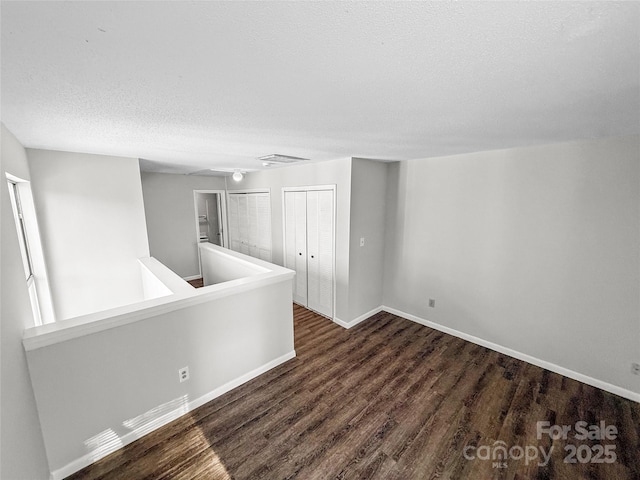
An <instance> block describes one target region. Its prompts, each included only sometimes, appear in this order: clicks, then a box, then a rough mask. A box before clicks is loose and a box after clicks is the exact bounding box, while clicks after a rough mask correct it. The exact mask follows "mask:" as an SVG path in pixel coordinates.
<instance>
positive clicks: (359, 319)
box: [333, 307, 384, 330]
mask: <svg viewBox="0 0 640 480" xmlns="http://www.w3.org/2000/svg"><path fill="white" fill-rule="evenodd" d="M383 309H384V308H383V307H376V308H374V309H373V310H371V311H369V312H367V313H363V314H362V315H360V316H359V317H356V318H354V319H353V320H351V321H350V322H345V321H344V320H340V319H339V318H338V317H335V318H334V319H333V321H334V322H335V323H337V324H338V325H340V326H341V327H343V328H346V329H347V330H348V329H350V328H351V327H355V326H356V325H357V324H359V323H360V322H364V321H365V320H366V319H367V318H369V317H372V316H373V315H375V314H376V313H380V312H381V311H382V310H383Z"/></svg>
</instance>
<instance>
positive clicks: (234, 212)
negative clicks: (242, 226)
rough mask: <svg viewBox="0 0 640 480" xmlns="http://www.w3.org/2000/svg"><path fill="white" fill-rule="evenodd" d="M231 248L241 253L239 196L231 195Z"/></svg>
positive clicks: (229, 198)
mask: <svg viewBox="0 0 640 480" xmlns="http://www.w3.org/2000/svg"><path fill="white" fill-rule="evenodd" d="M228 201H229V207H228V208H229V248H230V249H231V250H235V251H236V252H239V251H240V231H239V230H238V222H239V218H238V195H229V196H228Z"/></svg>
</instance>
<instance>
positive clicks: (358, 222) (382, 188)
mask: <svg viewBox="0 0 640 480" xmlns="http://www.w3.org/2000/svg"><path fill="white" fill-rule="evenodd" d="M388 168H389V164H388V163H383V162H378V161H373V160H366V159H361V158H354V159H352V161H351V227H350V228H351V234H350V239H349V319H350V320H353V319H356V318H358V317H359V316H361V315H364V314H366V313H369V312H371V311H372V310H374V309H376V307H379V306H380V305H382V287H383V278H384V244H385V218H386V195H387V170H388ZM362 237H364V239H365V242H364V246H362V247H361V246H360V239H361V238H362Z"/></svg>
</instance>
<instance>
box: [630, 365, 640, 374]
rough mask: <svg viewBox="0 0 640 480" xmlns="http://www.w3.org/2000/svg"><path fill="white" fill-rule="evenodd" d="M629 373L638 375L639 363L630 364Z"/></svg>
mask: <svg viewBox="0 0 640 480" xmlns="http://www.w3.org/2000/svg"><path fill="white" fill-rule="evenodd" d="M631 373H633V374H634V375H640V363H632V364H631Z"/></svg>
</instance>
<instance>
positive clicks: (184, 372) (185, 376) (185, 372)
mask: <svg viewBox="0 0 640 480" xmlns="http://www.w3.org/2000/svg"><path fill="white" fill-rule="evenodd" d="M178 378H179V379H180V383H182V382H186V381H187V380H189V367H183V368H181V369H180V370H178Z"/></svg>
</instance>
